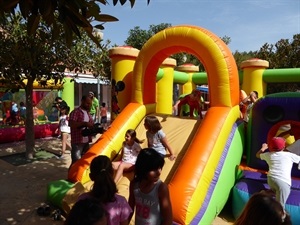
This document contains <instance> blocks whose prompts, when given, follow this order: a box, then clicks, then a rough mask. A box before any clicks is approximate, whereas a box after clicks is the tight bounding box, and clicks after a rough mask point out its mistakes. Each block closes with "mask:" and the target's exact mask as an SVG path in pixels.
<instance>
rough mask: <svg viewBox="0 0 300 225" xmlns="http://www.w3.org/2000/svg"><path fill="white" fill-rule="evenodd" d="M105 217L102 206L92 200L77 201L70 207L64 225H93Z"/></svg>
mask: <svg viewBox="0 0 300 225" xmlns="http://www.w3.org/2000/svg"><path fill="white" fill-rule="evenodd" d="M103 217H105V210H104V209H103V207H102V205H101V204H100V203H99V202H98V201H96V200H94V199H83V200H79V201H78V202H76V203H75V205H74V206H73V207H72V209H71V211H70V213H69V214H68V217H67V219H66V221H65V223H64V224H65V225H83V224H84V225H94V224H95V223H96V222H98V221H100V220H101V219H103Z"/></svg>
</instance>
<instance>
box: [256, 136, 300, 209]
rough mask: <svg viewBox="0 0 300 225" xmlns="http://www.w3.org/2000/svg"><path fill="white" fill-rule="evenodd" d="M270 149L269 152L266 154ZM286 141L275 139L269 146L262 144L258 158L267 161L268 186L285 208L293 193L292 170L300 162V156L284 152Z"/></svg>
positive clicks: (279, 138) (280, 138)
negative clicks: (294, 164)
mask: <svg viewBox="0 0 300 225" xmlns="http://www.w3.org/2000/svg"><path fill="white" fill-rule="evenodd" d="M267 149H269V151H268V152H265V151H266V150H267ZM284 150H285V139H284V138H282V137H273V138H272V139H271V140H270V142H269V143H268V144H266V143H264V144H262V147H261V149H260V150H259V151H258V152H257V153H256V157H257V158H259V159H262V160H265V161H266V162H267V164H268V166H269V172H268V184H269V186H270V188H271V189H272V190H273V191H274V192H275V193H276V200H277V201H279V202H280V203H281V205H282V207H283V208H285V203H286V200H287V198H288V197H289V195H290V192H291V183H292V179H291V170H292V166H293V163H299V162H300V156H298V155H296V154H294V153H291V152H288V151H284Z"/></svg>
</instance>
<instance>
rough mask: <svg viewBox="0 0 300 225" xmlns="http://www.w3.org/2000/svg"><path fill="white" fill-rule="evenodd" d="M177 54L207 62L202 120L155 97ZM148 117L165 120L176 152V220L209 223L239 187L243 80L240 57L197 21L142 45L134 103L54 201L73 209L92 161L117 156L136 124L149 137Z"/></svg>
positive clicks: (123, 188) (52, 195) (171, 176)
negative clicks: (165, 66)
mask: <svg viewBox="0 0 300 225" xmlns="http://www.w3.org/2000/svg"><path fill="white" fill-rule="evenodd" d="M178 52H187V53H190V54H193V55H195V56H196V57H198V58H199V59H200V60H201V61H202V63H203V64H204V66H205V69H206V72H207V77H208V85H209V95H210V108H209V109H208V111H207V113H206V115H205V117H204V119H203V120H202V121H200V120H196V119H186V118H179V117H172V116H170V114H171V112H172V105H166V107H168V109H169V110H167V111H168V112H169V113H166V111H164V110H161V109H160V107H158V103H157V97H156V95H157V93H159V92H160V91H161V90H160V88H167V87H166V86H163V87H162V86H160V87H157V86H156V74H157V71H158V69H159V66H160V65H161V63H162V62H163V60H164V59H165V58H166V57H168V56H170V55H172V54H175V53H178ZM169 85H170V86H172V85H173V84H172V83H170V84H169ZM170 90H172V89H171V88H170ZM171 95H172V93H170V96H171ZM149 114H153V115H156V116H157V117H158V118H159V119H160V121H161V123H162V126H163V129H164V131H165V133H166V134H167V137H168V140H169V142H170V144H171V145H172V146H173V148H174V149H175V152H176V154H177V155H178V158H177V159H176V160H175V162H171V161H169V160H168V159H166V166H165V167H164V169H163V174H162V179H163V180H164V181H165V182H167V183H168V185H169V189H170V196H171V202H172V207H173V220H174V223H175V224H211V222H212V221H213V220H214V218H215V217H216V216H217V215H218V214H219V213H220V211H221V210H222V209H223V207H224V205H225V203H226V201H227V200H228V198H229V194H230V191H231V189H232V187H233V186H234V184H235V179H236V175H235V174H236V169H237V166H238V165H239V164H240V162H241V158H242V153H243V141H244V140H243V124H242V123H240V122H239V120H238V118H239V116H240V111H239V77H238V71H237V67H236V64H235V61H234V58H233V56H232V54H231V52H230V50H229V49H228V47H227V46H226V44H225V43H224V42H223V41H222V40H221V39H220V38H219V37H217V36H216V35H214V34H213V33H211V32H209V31H208V30H206V29H203V28H200V27H195V26H175V27H171V28H168V29H166V30H163V31H161V32H159V33H157V34H156V35H154V36H153V37H152V38H151V39H150V40H149V41H148V42H147V43H146V44H145V45H144V47H143V48H142V49H141V51H140V53H139V55H138V57H137V60H136V63H135V65H134V69H133V72H132V97H131V102H130V103H129V104H128V105H126V107H125V108H124V109H123V110H122V111H121V113H120V114H119V115H118V116H117V117H116V119H115V120H114V121H113V123H112V124H111V127H110V128H109V129H108V130H107V131H106V132H105V133H104V134H103V135H102V136H101V137H100V139H99V140H98V141H97V143H95V144H94V145H93V146H92V148H91V149H90V150H89V151H88V152H87V153H86V154H85V155H84V156H83V157H82V159H81V160H79V161H78V162H76V163H75V164H74V165H73V166H72V167H71V168H70V171H69V177H68V180H69V181H71V184H70V183H68V184H65V183H64V184H62V183H63V182H61V183H60V184H59V182H53V183H52V184H49V186H48V199H50V200H52V202H53V199H55V202H56V203H58V204H59V205H60V206H62V207H64V208H65V209H67V208H68V207H70V204H71V203H72V201H71V200H70V199H71V198H73V199H74V195H76V193H77V194H78V192H79V191H80V190H83V188H82V187H79V186H80V185H81V186H84V188H86V186H85V185H86V184H89V183H90V180H89V165H90V163H91V161H92V159H93V158H94V157H95V156H97V155H99V154H105V155H107V156H109V157H111V159H113V158H115V157H116V155H117V153H118V151H119V149H120V148H121V144H122V142H123V140H124V134H125V132H126V130H127V129H129V128H131V129H132V128H133V129H137V136H138V137H139V138H141V139H143V138H144V137H145V134H144V133H145V130H144V127H143V119H144V118H145V116H147V115H149ZM128 183H129V180H128V178H126V177H125V178H122V180H121V181H120V183H119V184H118V189H119V191H120V192H121V193H123V194H124V195H125V196H126V195H127V194H126V193H128ZM77 184H80V185H77ZM62 186H64V187H65V190H62V188H61V187H62ZM87 186H88V185H87ZM58 189H59V190H58ZM67 189H68V190H67ZM72 195H73V197H70V196H72ZM75 198H76V196H75Z"/></svg>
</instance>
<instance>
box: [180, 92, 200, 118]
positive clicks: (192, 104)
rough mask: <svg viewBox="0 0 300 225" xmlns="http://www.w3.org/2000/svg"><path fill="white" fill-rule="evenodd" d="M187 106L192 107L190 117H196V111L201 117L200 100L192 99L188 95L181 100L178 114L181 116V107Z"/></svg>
mask: <svg viewBox="0 0 300 225" xmlns="http://www.w3.org/2000/svg"><path fill="white" fill-rule="evenodd" d="M185 104H188V105H189V106H190V117H193V116H194V110H195V109H196V110H197V111H198V113H199V115H201V106H200V100H198V99H195V98H192V97H191V96H190V95H186V96H184V98H183V99H181V100H180V103H179V104H178V114H180V111H181V106H182V105H185Z"/></svg>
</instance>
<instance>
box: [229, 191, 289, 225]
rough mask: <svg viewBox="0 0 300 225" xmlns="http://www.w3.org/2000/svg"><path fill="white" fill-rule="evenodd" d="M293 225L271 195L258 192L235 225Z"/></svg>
mask: <svg viewBox="0 0 300 225" xmlns="http://www.w3.org/2000/svg"><path fill="white" fill-rule="evenodd" d="M266 224H272V225H291V224H292V222H291V218H290V216H289V215H288V214H285V212H284V209H283V207H282V205H281V204H280V203H279V202H278V201H277V200H276V199H274V197H273V196H272V195H271V194H268V193H266V192H258V193H255V194H253V195H252V196H251V198H250V199H249V201H248V202H247V204H246V206H245V207H244V209H243V211H242V213H241V215H240V216H239V217H238V218H237V220H236V221H235V223H234V225H266Z"/></svg>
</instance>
